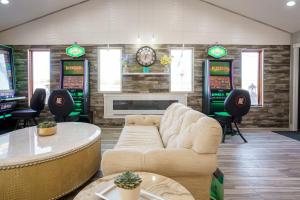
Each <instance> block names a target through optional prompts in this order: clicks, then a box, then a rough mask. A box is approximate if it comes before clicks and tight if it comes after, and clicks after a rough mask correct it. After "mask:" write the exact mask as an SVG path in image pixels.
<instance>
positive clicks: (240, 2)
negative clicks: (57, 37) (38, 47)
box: [0, 0, 300, 33]
mask: <svg viewBox="0 0 300 200" xmlns="http://www.w3.org/2000/svg"><path fill="white" fill-rule="evenodd" d="M85 1H88V0H55V1H54V0H10V4H8V5H2V4H0V31H3V30H5V29H8V28H11V27H14V26H16V25H19V24H22V23H25V22H28V21H31V20H33V19H36V18H39V17H42V16H45V15H47V14H50V13H52V12H55V11H58V10H61V9H64V8H68V7H70V6H73V5H76V4H79V3H84V2H85ZM143 1H146V0H137V2H143ZM167 1H170V0H167ZM177 1H186V0H177ZM199 1H202V2H206V3H209V4H211V5H213V6H217V7H219V8H222V9H226V10H228V11H229V12H231V11H232V12H235V13H237V14H240V15H243V16H246V17H248V18H251V19H253V20H257V21H259V22H262V23H265V24H268V25H271V26H273V27H275V28H278V29H281V30H284V31H286V32H289V33H294V32H297V31H299V30H300V23H299V21H298V20H299V19H300V0H296V2H297V4H296V6H294V7H287V6H286V2H287V0H199Z"/></svg>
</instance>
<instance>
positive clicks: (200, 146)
mask: <svg viewBox="0 0 300 200" xmlns="http://www.w3.org/2000/svg"><path fill="white" fill-rule="evenodd" d="M221 135H222V128H221V126H220V124H219V122H217V121H216V120H215V119H213V118H211V117H207V116H203V117H200V118H199V119H198V120H197V121H196V122H195V123H192V124H191V125H190V126H188V127H186V128H185V129H183V130H182V131H181V132H180V134H179V135H178V137H177V138H176V147H177V148H185V149H193V150H194V151H195V152H197V153H207V154H214V153H216V152H217V149H218V146H219V144H220V142H221Z"/></svg>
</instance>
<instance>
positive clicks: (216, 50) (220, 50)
mask: <svg viewBox="0 0 300 200" xmlns="http://www.w3.org/2000/svg"><path fill="white" fill-rule="evenodd" d="M207 54H208V55H209V56H211V57H213V58H217V59H219V58H222V57H224V56H227V55H228V52H227V49H225V47H223V46H220V45H215V46H212V47H210V48H209V49H208V52H207Z"/></svg>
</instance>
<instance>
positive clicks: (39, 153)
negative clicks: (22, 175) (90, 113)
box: [0, 122, 101, 168]
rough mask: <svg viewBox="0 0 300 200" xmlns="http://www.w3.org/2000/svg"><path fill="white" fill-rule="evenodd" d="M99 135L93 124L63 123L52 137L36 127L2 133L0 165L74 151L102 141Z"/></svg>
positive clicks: (96, 127) (51, 156)
mask: <svg viewBox="0 0 300 200" xmlns="http://www.w3.org/2000/svg"><path fill="white" fill-rule="evenodd" d="M100 134H101V129H100V128H99V127H98V126H95V125H93V124H87V123H80V122H64V123H58V124H57V132H56V134H55V135H52V136H47V137H42V136H38V134H37V127H36V126H34V127H28V128H24V129H19V130H16V131H12V132H9V133H6V134H3V135H0V168H1V167H2V168H3V167H7V166H12V165H20V164H27V163H31V162H37V161H41V160H45V159H51V158H55V157H57V156H61V155H65V154H68V153H71V152H73V151H76V150H78V149H80V148H84V147H85V146H87V145H89V144H92V143H94V142H95V141H97V140H99V139H100Z"/></svg>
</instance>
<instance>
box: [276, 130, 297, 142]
mask: <svg viewBox="0 0 300 200" xmlns="http://www.w3.org/2000/svg"><path fill="white" fill-rule="evenodd" d="M273 133H278V134H280V135H283V136H286V137H289V138H292V139H294V140H298V141H300V132H299V131H273Z"/></svg>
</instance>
